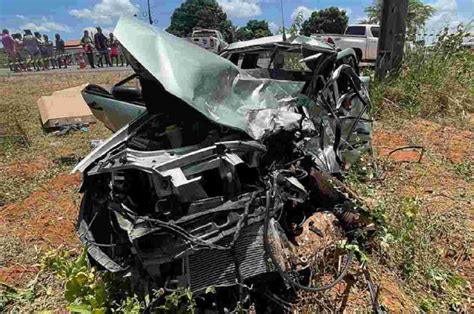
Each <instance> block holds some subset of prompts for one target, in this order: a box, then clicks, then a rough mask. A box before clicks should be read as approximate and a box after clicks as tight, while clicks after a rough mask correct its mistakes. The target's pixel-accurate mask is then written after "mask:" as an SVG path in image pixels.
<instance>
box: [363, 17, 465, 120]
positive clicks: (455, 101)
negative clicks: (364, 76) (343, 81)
mask: <svg viewBox="0 0 474 314" xmlns="http://www.w3.org/2000/svg"><path fill="white" fill-rule="evenodd" d="M465 36H466V32H465V31H464V28H463V27H462V26H459V28H458V31H457V32H456V33H454V34H449V33H448V31H447V30H445V31H443V32H442V33H441V34H440V36H439V37H438V41H437V43H436V44H434V45H433V46H428V47H425V46H415V47H414V48H412V49H406V51H405V56H404V60H403V63H402V66H401V68H400V70H399V71H398V72H396V73H392V75H391V77H389V78H388V79H386V80H384V81H382V82H377V81H376V82H374V83H373V84H371V97H372V103H373V108H374V109H375V111H377V112H378V111H379V110H380V109H381V106H382V105H384V104H386V103H387V102H388V104H387V106H386V107H393V104H396V105H397V106H399V107H401V108H402V109H405V110H407V111H408V112H409V113H410V114H411V115H415V114H419V115H422V116H424V117H436V116H440V115H442V116H443V117H445V116H449V115H451V116H458V118H459V115H460V114H461V115H462V114H465V113H468V112H472V111H473V110H474V108H473V103H474V99H473V91H474V76H473V69H474V55H473V54H472V53H470V52H469V51H468V50H467V49H465V48H464V47H463V46H462V40H463V38H464V37H465Z"/></svg>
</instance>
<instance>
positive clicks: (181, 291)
mask: <svg viewBox="0 0 474 314" xmlns="http://www.w3.org/2000/svg"><path fill="white" fill-rule="evenodd" d="M206 291H207V290H206ZM163 296H164V298H165V302H164V304H163V305H160V306H158V308H157V309H158V310H162V311H165V312H176V311H177V312H179V313H194V312H195V310H196V301H194V298H193V293H192V292H191V289H189V288H178V289H176V291H174V292H173V293H170V294H166V295H165V291H164V290H163V289H160V290H157V291H156V292H155V297H156V298H161V297H163Z"/></svg>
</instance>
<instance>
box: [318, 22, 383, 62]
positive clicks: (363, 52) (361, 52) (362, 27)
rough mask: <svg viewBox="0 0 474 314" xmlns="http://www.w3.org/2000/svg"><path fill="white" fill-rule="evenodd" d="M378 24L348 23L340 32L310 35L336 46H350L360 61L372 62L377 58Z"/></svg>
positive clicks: (343, 47) (342, 47)
mask: <svg viewBox="0 0 474 314" xmlns="http://www.w3.org/2000/svg"><path fill="white" fill-rule="evenodd" d="M379 34H380V26H378V25H377V24H357V25H349V26H348V27H347V28H346V31H345V32H344V35H340V34H315V35H312V37H315V38H319V39H322V40H325V41H327V42H329V43H334V44H335V45H336V47H337V48H341V49H345V48H352V49H354V50H355V52H356V54H357V57H358V58H359V60H361V61H368V62H373V61H375V60H376V59H377V47H378V43H379Z"/></svg>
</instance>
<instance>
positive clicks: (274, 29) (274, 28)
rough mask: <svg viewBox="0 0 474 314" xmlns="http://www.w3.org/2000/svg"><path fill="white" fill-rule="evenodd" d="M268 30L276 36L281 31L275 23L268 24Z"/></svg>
mask: <svg viewBox="0 0 474 314" xmlns="http://www.w3.org/2000/svg"><path fill="white" fill-rule="evenodd" d="M268 28H269V29H270V31H271V32H272V33H273V34H274V35H276V34H278V31H279V30H280V26H278V25H277V24H276V23H275V22H270V23H268Z"/></svg>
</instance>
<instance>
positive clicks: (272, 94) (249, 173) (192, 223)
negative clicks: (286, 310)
mask: <svg viewBox="0 0 474 314" xmlns="http://www.w3.org/2000/svg"><path fill="white" fill-rule="evenodd" d="M114 34H115V36H116V37H117V38H118V40H119V41H120V43H121V44H122V46H123V47H124V49H125V50H126V51H127V56H128V58H129V62H130V64H131V66H132V68H133V70H134V71H135V74H134V76H133V78H136V79H138V80H139V82H140V86H141V89H140V90H139V92H138V91H137V90H128V91H127V90H125V89H123V90H121V89H120V88H119V89H116V90H115V95H114V93H111V94H107V93H106V92H105V91H103V90H101V88H100V87H98V86H95V85H90V86H88V87H87V88H86V89H85V91H84V98H85V100H86V102H88V104H89V106H91V107H92V106H96V107H102V106H104V105H103V103H102V100H101V98H103V99H105V101H107V102H125V103H127V102H128V103H132V104H133V105H134V106H139V107H140V108H145V109H146V110H143V113H142V114H141V115H140V116H139V117H138V118H137V119H135V120H133V121H132V122H130V123H128V124H126V125H125V126H124V127H122V128H121V129H120V130H118V131H117V132H116V133H115V134H113V135H112V136H111V138H110V139H108V140H107V141H106V142H105V143H103V144H102V145H101V146H99V147H97V148H96V149H95V150H94V151H92V152H91V153H90V154H89V156H87V157H86V158H85V159H84V160H82V161H81V162H80V163H79V164H78V165H77V166H76V168H75V171H80V172H81V173H82V179H83V180H82V187H81V191H82V192H83V193H84V196H83V200H82V203H81V208H80V214H79V220H78V233H79V236H80V239H81V241H82V243H83V244H84V245H85V246H86V248H87V252H88V255H89V257H90V260H91V262H92V263H93V264H94V265H96V266H98V267H99V268H101V269H104V270H107V271H109V272H112V273H119V274H123V275H124V276H127V277H130V279H131V281H132V282H133V284H134V285H135V286H137V287H142V291H150V289H153V288H160V287H164V289H165V290H166V291H173V290H174V289H177V288H178V287H188V288H190V289H191V291H192V292H193V293H194V294H195V295H197V296H198V295H201V294H204V292H205V291H206V289H207V288H209V287H214V288H215V289H216V293H217V294H218V295H219V294H222V295H225V296H226V297H223V298H219V300H214V301H213V302H211V303H210V304H206V303H205V302H204V301H203V302H204V305H203V306H204V307H207V308H211V309H214V310H219V311H220V310H223V309H224V308H229V307H231V305H230V304H232V302H234V303H233V304H236V303H237V302H240V304H244V303H248V302H253V301H252V298H261V297H263V295H267V294H266V293H257V294H255V292H262V291H264V290H265V291H267V290H270V293H269V295H273V294H275V293H280V292H281V291H280V290H291V289H290V288H291V287H294V288H297V289H307V290H310V291H321V290H323V289H328V288H330V287H333V286H334V285H335V282H337V281H339V280H341V278H342V277H343V276H344V273H345V272H346V271H347V269H348V267H349V265H350V262H351V259H352V255H351V254H350V253H347V254H345V255H344V257H343V260H344V265H343V266H342V267H341V268H340V269H341V271H340V272H339V273H338V274H335V277H336V279H335V280H334V282H333V283H323V284H322V285H320V284H318V283H315V282H314V280H310V279H308V276H310V274H312V273H313V271H310V272H308V269H309V268H308V267H310V265H309V262H308V260H304V259H301V258H298V254H297V251H298V249H299V248H298V247H300V248H301V247H302V246H303V244H301V243H300V244H298V236H299V235H301V234H302V233H304V230H303V229H304V228H306V227H308V226H309V227H312V228H313V229H314V230H316V226H315V225H314V224H313V223H314V221H317V220H318V219H317V218H316V217H318V216H315V215H317V214H318V213H321V212H330V213H331V214H332V215H333V216H334V217H337V220H338V224H340V225H341V226H343V227H344V230H345V232H346V234H347V235H348V237H349V238H350V239H352V238H354V237H355V234H356V233H354V232H353V231H354V230H355V229H358V228H361V223H360V222H359V221H357V219H355V220H354V219H353V217H354V215H355V216H357V214H358V213H359V212H362V211H363V209H362V208H360V207H359V206H358V205H356V204H355V203H354V202H352V201H351V200H350V199H349V198H348V197H347V196H346V195H347V194H346V193H344V192H343V191H341V190H340V189H337V188H335V187H334V180H336V181H337V179H336V178H337V177H339V176H340V174H341V172H342V171H343V169H344V167H345V165H347V164H350V163H352V162H353V161H354V160H355V159H356V158H357V157H358V156H359V155H360V154H361V153H364V152H366V151H368V150H369V149H370V134H371V120H370V117H369V112H370V101H369V98H368V93H367V90H366V89H365V87H364V85H363V84H362V82H361V80H360V78H359V76H358V73H357V69H356V68H354V66H353V65H351V64H350V63H346V62H344V60H343V57H341V54H340V53H339V52H337V51H336V50H335V49H334V48H331V47H330V46H324V47H320V46H318V45H312V44H307V43H305V41H304V40H301V42H299V43H298V45H297V46H298V47H296V46H294V47H291V49H295V51H296V50H297V51H299V52H301V53H302V55H303V59H304V60H303V61H302V62H303V63H304V66H305V67H307V71H305V73H304V76H302V77H301V80H276V79H273V78H265V77H260V78H257V77H255V76H252V75H250V74H249V73H246V72H245V71H243V70H242V69H240V68H239V67H238V66H236V65H235V64H234V63H233V62H231V61H229V60H226V59H224V58H221V57H219V56H217V55H214V54H212V53H210V52H208V51H205V50H203V49H201V48H199V47H196V46H195V45H193V44H191V43H189V42H187V41H185V40H183V39H180V38H177V37H174V36H173V35H170V34H168V33H166V32H163V31H160V30H157V29H155V28H153V27H152V26H150V25H147V24H144V23H142V22H140V21H137V20H136V19H128V18H121V19H120V20H119V22H118V24H117V26H116V29H115V30H114ZM117 86H121V84H118V85H117ZM90 95H93V96H94V97H90ZM117 110H119V111H120V109H119V108H117ZM117 114H118V115H123V116H126V115H127V114H128V113H123V112H118V113H117ZM348 217H349V218H348ZM351 217H352V218H351ZM311 221H312V222H311ZM310 222H311V223H310ZM309 227H308V228H309ZM315 232H316V231H315ZM316 233H317V232H316ZM313 242H314V241H313ZM313 244H314V243H313ZM310 250H317V248H315V247H310ZM275 282H277V283H278V284H275V285H274V284H271V283H275ZM285 287H286V288H285ZM261 289H263V290H261ZM276 290H278V291H276ZM260 304H261V303H260ZM258 306H263V305H257V307H258ZM257 310H258V309H257Z"/></svg>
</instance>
